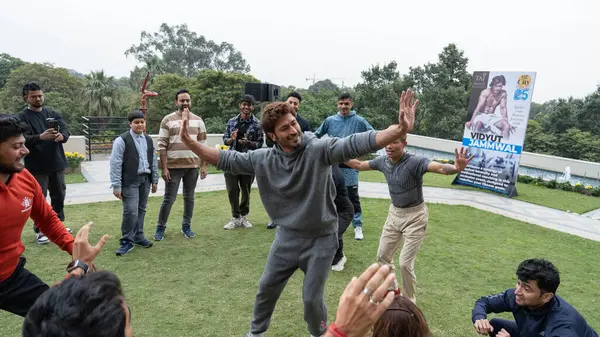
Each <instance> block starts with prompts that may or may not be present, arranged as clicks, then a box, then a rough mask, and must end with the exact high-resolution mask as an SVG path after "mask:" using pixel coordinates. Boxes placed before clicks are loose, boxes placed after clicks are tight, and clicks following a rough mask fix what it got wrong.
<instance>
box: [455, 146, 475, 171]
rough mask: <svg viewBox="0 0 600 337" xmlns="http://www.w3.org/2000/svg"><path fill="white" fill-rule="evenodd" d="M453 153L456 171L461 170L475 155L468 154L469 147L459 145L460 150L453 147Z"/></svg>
mask: <svg viewBox="0 0 600 337" xmlns="http://www.w3.org/2000/svg"><path fill="white" fill-rule="evenodd" d="M454 154H455V155H456V157H455V159H454V166H455V167H456V170H457V171H458V172H462V171H463V170H464V169H465V167H467V165H469V163H470V162H471V160H472V159H473V158H474V157H475V155H474V154H471V155H470V156H469V148H465V147H461V148H460V151H458V149H454Z"/></svg>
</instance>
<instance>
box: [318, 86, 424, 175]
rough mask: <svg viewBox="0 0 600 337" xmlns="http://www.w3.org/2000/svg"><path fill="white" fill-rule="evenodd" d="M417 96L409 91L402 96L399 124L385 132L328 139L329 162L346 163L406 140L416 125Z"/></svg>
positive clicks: (370, 132)
mask: <svg viewBox="0 0 600 337" xmlns="http://www.w3.org/2000/svg"><path fill="white" fill-rule="evenodd" d="M414 97H415V94H414V93H413V92H412V91H411V90H410V89H409V90H407V91H406V92H404V91H403V92H402V95H401V96H400V111H399V112H398V122H399V124H396V125H391V126H390V127H388V128H387V129H385V130H383V131H379V132H377V131H367V132H362V133H357V134H353V135H351V136H348V137H345V138H330V139H328V144H329V146H328V148H327V153H328V159H327V160H328V161H329V162H330V163H331V164H338V163H344V162H347V161H349V160H350V159H354V158H358V157H361V156H364V155H366V154H369V153H372V152H374V151H377V150H378V149H381V148H383V147H385V146H386V145H388V144H391V143H392V142H394V141H395V140H397V139H400V138H406V134H407V133H408V132H410V131H411V130H412V128H413V126H414V123H415V111H416V108H417V105H418V104H419V100H416V101H414V102H413V99H414Z"/></svg>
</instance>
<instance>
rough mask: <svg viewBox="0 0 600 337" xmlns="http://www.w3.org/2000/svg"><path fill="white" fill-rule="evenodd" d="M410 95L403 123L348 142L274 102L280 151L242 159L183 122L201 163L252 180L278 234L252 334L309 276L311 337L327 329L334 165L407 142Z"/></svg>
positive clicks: (268, 116)
mask: <svg viewBox="0 0 600 337" xmlns="http://www.w3.org/2000/svg"><path fill="white" fill-rule="evenodd" d="M413 99H414V94H413V93H412V92H411V91H410V90H409V91H407V92H403V93H402V96H401V98H400V111H399V114H398V121H399V124H396V125H392V126H390V127H388V128H387V129H386V130H383V131H379V132H378V131H368V132H363V133H359V134H353V135H351V136H349V137H345V138H327V139H318V138H316V137H315V136H314V135H312V134H308V133H302V132H301V130H300V126H299V125H298V122H297V121H296V118H295V117H294V113H293V109H292V107H291V106H290V105H289V104H287V103H285V102H277V103H271V104H269V105H267V106H266V107H265V109H264V111H263V113H262V118H261V125H262V127H263V130H264V131H265V134H266V135H267V136H268V137H269V138H271V140H273V141H274V142H275V143H276V145H275V146H273V147H272V148H261V149H258V150H256V151H251V152H247V153H240V152H236V151H219V150H217V149H214V148H210V147H207V146H204V145H203V144H199V143H198V142H196V141H195V140H194V139H192V138H191V137H190V136H189V134H188V132H187V119H186V117H185V116H184V120H183V126H182V128H181V132H180V136H181V140H182V142H183V143H184V144H186V145H187V146H188V148H189V149H190V150H191V151H192V152H194V153H195V154H196V155H198V157H200V159H202V160H205V161H207V162H208V163H211V164H215V165H217V168H218V169H219V170H222V171H225V172H232V173H233V174H254V175H256V182H257V184H258V191H259V194H260V197H261V200H262V202H263V205H264V207H265V210H266V211H267V214H268V215H269V217H270V218H271V219H272V220H273V222H275V223H276V224H277V225H278V226H277V231H276V233H275V240H274V241H273V244H272V245H271V249H270V251H269V255H268V257H267V262H266V264H265V269H264V272H263V275H262V277H261V279H260V284H259V288H258V293H257V295H256V300H255V302H254V319H253V320H252V324H251V328H250V332H249V333H248V334H247V336H263V334H264V332H265V331H267V329H268V327H269V323H270V321H271V315H272V314H273V310H274V309H275V304H276V303H277V300H278V299H279V295H280V294H281V292H282V291H283V289H284V287H285V285H286V283H287V281H288V280H289V278H290V277H291V276H292V274H293V273H294V272H295V271H296V270H297V269H301V270H302V271H303V272H304V275H305V277H304V284H303V288H302V300H303V302H304V319H305V321H306V323H307V326H308V331H309V332H310V334H311V335H313V336H321V335H322V334H323V333H324V332H325V331H326V330H327V306H326V305H325V302H324V300H323V292H324V290H325V281H326V280H327V276H328V274H329V269H330V268H331V264H332V262H333V258H334V255H335V253H336V251H337V249H338V238H337V221H338V219H337V218H338V215H337V212H336V207H335V204H334V199H335V195H336V191H335V186H334V183H333V179H332V175H331V166H332V165H334V164H338V163H344V162H347V161H349V160H350V159H352V158H358V157H361V156H363V155H366V154H369V153H373V152H375V151H377V150H378V149H381V148H383V147H384V146H386V145H387V144H390V143H391V142H393V141H395V140H397V139H400V138H403V137H406V134H407V133H408V132H409V131H410V130H411V129H412V127H413V124H414V119H415V116H414V115H415V110H416V106H417V103H418V101H415V102H414V103H413Z"/></svg>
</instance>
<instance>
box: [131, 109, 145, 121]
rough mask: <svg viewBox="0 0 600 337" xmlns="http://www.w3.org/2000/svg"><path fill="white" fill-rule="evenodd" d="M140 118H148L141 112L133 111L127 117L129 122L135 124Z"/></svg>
mask: <svg viewBox="0 0 600 337" xmlns="http://www.w3.org/2000/svg"><path fill="white" fill-rule="evenodd" d="M138 118H143V119H146V116H144V113H143V112H142V111H141V110H133V111H132V112H130V113H129V115H127V120H128V121H129V122H133V120H134V119H138Z"/></svg>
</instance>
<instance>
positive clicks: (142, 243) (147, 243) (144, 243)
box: [133, 239, 153, 248]
mask: <svg viewBox="0 0 600 337" xmlns="http://www.w3.org/2000/svg"><path fill="white" fill-rule="evenodd" d="M133 244H134V245H136V246H140V247H144V248H150V247H152V245H153V243H152V242H151V241H150V240H148V239H144V240H142V241H138V242H134V243H133Z"/></svg>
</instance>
